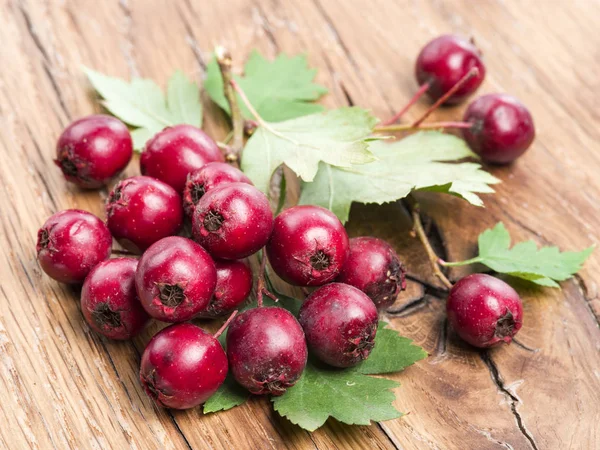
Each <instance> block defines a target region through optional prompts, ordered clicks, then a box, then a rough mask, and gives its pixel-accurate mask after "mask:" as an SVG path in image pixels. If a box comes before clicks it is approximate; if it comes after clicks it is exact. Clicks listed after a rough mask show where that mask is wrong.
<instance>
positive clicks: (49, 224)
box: [36, 209, 112, 284]
mask: <svg viewBox="0 0 600 450" xmlns="http://www.w3.org/2000/svg"><path fill="white" fill-rule="evenodd" d="M36 249H37V258H38V261H39V263H40V266H41V267H42V269H43V270H44V272H46V274H48V276H49V277H51V278H54V279H55V280H56V281H60V282H62V283H71V284H74V283H83V280H84V279H85V277H86V276H87V275H88V273H90V270H92V268H93V267H94V266H95V265H96V264H98V263H100V262H102V261H104V260H105V259H107V258H108V257H109V256H110V252H111V249H112V237H111V235H110V231H108V228H107V227H106V225H105V224H104V222H102V221H101V220H100V219H98V218H97V217H96V216H94V215H93V214H90V213H89V212H86V211H81V210H78V209H67V210H66V211H61V212H58V213H56V214H54V215H52V216H51V217H50V218H49V219H48V220H47V221H46V223H45V224H44V225H43V226H42V228H40V230H39V231H38V240H37V246H36Z"/></svg>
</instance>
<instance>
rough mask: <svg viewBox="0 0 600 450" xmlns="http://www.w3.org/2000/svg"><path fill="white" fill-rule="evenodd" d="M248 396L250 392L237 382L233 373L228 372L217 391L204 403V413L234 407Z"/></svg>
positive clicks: (243, 401)
mask: <svg viewBox="0 0 600 450" xmlns="http://www.w3.org/2000/svg"><path fill="white" fill-rule="evenodd" d="M248 398H250V392H248V391H247V390H246V389H244V388H243V387H242V386H240V385H239V384H237V382H236V381H235V380H234V378H233V375H231V374H229V375H227V378H225V382H224V383H223V384H222V385H221V387H219V389H218V390H217V392H215V393H214V394H213V396H212V397H210V398H209V399H208V400H207V401H206V403H204V414H208V413H212V412H217V411H225V410H227V409H231V408H234V407H236V406H239V405H241V404H243V403H245V402H246V400H248Z"/></svg>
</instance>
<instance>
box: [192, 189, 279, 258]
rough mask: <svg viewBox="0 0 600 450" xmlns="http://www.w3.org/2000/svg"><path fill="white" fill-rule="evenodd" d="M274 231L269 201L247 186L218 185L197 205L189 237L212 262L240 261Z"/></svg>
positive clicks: (259, 247)
mask: <svg viewBox="0 0 600 450" xmlns="http://www.w3.org/2000/svg"><path fill="white" fill-rule="evenodd" d="M272 230H273V213H272V212H271V206H270V205H269V200H268V199H267V197H266V196H265V194H263V193H262V192H260V191H259V190H258V189H256V188H255V187H254V186H251V185H249V184H246V183H229V184H224V185H221V186H219V187H217V188H215V189H213V190H211V191H210V192H208V193H206V194H205V195H204V196H203V197H202V198H201V199H200V201H199V202H198V204H197V205H196V210H195V212H194V216H193V219H192V233H193V236H194V239H195V240H196V242H198V243H199V244H200V245H202V246H203V247H204V248H205V249H206V250H208V252H209V253H210V254H211V255H212V256H213V257H215V258H221V259H242V258H246V257H247V256H250V255H252V254H254V253H256V252H257V251H259V250H260V249H261V248H262V247H264V245H265V244H266V243H267V240H268V239H269V236H270V235H271V231H272Z"/></svg>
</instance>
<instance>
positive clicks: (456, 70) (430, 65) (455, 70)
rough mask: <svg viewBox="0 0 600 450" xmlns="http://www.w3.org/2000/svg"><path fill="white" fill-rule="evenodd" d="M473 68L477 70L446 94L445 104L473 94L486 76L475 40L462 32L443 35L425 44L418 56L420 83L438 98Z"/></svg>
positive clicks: (430, 94)
mask: <svg viewBox="0 0 600 450" xmlns="http://www.w3.org/2000/svg"><path fill="white" fill-rule="evenodd" d="M473 68H476V69H477V74H476V75H475V76H473V77H470V79H469V80H468V81H467V82H465V83H464V84H462V86H460V88H459V89H457V90H456V91H455V92H453V93H452V95H451V96H450V97H448V98H446V99H445V100H444V104H447V105H453V104H457V103H460V102H462V101H463V100H465V99H466V98H467V97H468V96H470V95H471V94H473V92H475V91H476V90H477V88H478V87H479V86H480V85H481V83H482V82H483V80H484V78H485V65H484V64H483V61H482V60H481V52H480V51H479V49H478V48H477V47H475V45H474V44H473V42H470V41H467V40H466V39H463V38H461V37H460V36H454V35H443V36H440V37H437V38H436V39H433V40H432V41H430V42H428V43H427V44H426V45H425V47H423V49H422V50H421V52H420V53H419V56H418V57H417V62H416V65H415V74H416V77H417V81H418V83H419V85H425V84H426V85H428V86H429V88H428V89H427V95H429V97H431V98H432V99H433V100H438V99H440V98H441V97H442V96H443V95H444V94H446V93H447V92H448V91H450V89H452V88H453V87H454V86H455V85H456V84H457V83H458V82H459V81H460V80H461V79H462V78H463V77H465V75H467V74H468V73H469V71H471V69H473Z"/></svg>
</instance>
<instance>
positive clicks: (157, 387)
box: [140, 323, 227, 409]
mask: <svg viewBox="0 0 600 450" xmlns="http://www.w3.org/2000/svg"><path fill="white" fill-rule="evenodd" d="M226 376H227V355H226V354H225V351H224V350H223V347H221V344H219V341H218V340H217V339H215V338H214V337H213V336H211V335H210V334H208V333H207V332H206V331H204V330H202V329H201V328H199V327H197V326H196V325H192V324H191V323H179V324H176V325H171V326H170V327H167V328H165V329H163V330H161V331H160V332H158V333H157V334H156V336H154V337H153V338H152V340H151V341H150V342H149V343H148V346H147V347H146V349H145V350H144V354H143V355H142V363H141V368H140V381H141V383H142V386H143V387H144V389H145V390H146V393H147V394H148V395H149V396H150V398H152V399H153V400H154V401H155V402H156V403H157V404H158V405H159V406H163V407H166V408H174V409H188V408H193V407H194V406H198V405H200V404H202V403H204V402H205V401H206V400H208V399H209V398H210V397H211V396H212V395H213V394H214V393H215V392H216V391H217V389H219V386H221V385H222V384H223V381H225V377H226Z"/></svg>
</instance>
